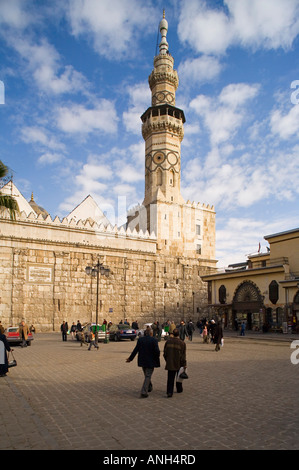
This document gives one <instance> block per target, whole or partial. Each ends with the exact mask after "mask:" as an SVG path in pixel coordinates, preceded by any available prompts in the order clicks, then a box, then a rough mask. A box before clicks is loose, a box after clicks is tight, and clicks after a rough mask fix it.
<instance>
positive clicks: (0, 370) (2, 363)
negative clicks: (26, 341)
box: [0, 333, 13, 377]
mask: <svg viewBox="0 0 299 470" xmlns="http://www.w3.org/2000/svg"><path fill="white" fill-rule="evenodd" d="M6 351H13V349H11V347H10V346H9V344H8V341H7V339H6V336H5V335H3V334H1V333H0V377H5V376H6V374H7V372H8V357H7V352H6Z"/></svg>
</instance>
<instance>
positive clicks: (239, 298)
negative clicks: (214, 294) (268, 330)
mask: <svg viewBox="0 0 299 470" xmlns="http://www.w3.org/2000/svg"><path fill="white" fill-rule="evenodd" d="M232 309H233V321H237V322H238V324H239V325H240V324H241V323H242V322H245V323H246V328H247V329H248V330H251V329H260V328H261V326H262V324H263V318H262V311H263V297H262V295H261V292H260V290H259V288H258V287H257V285H256V284H254V283H253V282H252V281H244V282H242V284H240V285H239V286H238V287H237V289H236V290H235V293H234V297H233V303H232Z"/></svg>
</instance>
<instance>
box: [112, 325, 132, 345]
mask: <svg viewBox="0 0 299 470" xmlns="http://www.w3.org/2000/svg"><path fill="white" fill-rule="evenodd" d="M109 332H110V340H113V339H114V341H120V340H122V339H130V340H131V341H134V339H135V338H136V336H137V331H136V330H134V329H133V328H131V327H130V325H125V324H123V323H121V324H120V325H112V326H111V327H110V329H109Z"/></svg>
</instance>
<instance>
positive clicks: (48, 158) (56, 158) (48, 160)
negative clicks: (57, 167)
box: [38, 152, 64, 165]
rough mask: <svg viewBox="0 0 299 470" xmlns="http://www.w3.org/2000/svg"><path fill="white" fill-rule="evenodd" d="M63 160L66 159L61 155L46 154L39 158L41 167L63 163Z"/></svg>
mask: <svg viewBox="0 0 299 470" xmlns="http://www.w3.org/2000/svg"><path fill="white" fill-rule="evenodd" d="M63 159H64V155H61V154H59V153H50V152H46V153H44V154H42V155H41V156H40V157H39V158H38V163H40V164H41V165H47V164H50V165H52V164H53V163H58V162H60V161H62V160H63Z"/></svg>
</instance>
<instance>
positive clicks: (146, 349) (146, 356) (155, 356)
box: [126, 328, 160, 398]
mask: <svg viewBox="0 0 299 470" xmlns="http://www.w3.org/2000/svg"><path fill="white" fill-rule="evenodd" d="M137 353H138V366H139V367H142V370H143V374H144V382H143V385H142V389H141V394H140V397H141V398H147V397H148V393H149V392H151V391H152V389H153V385H152V382H151V378H152V375H153V372H154V368H155V367H160V349H159V345H158V341H157V339H156V338H154V337H153V330H152V329H151V328H150V329H148V330H146V331H145V333H144V336H141V337H140V338H139V339H138V341H137V344H136V346H135V348H134V350H133V352H132V354H131V355H130V357H128V359H127V360H126V362H131V361H133V359H134V357H135V356H136V354H137Z"/></svg>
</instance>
